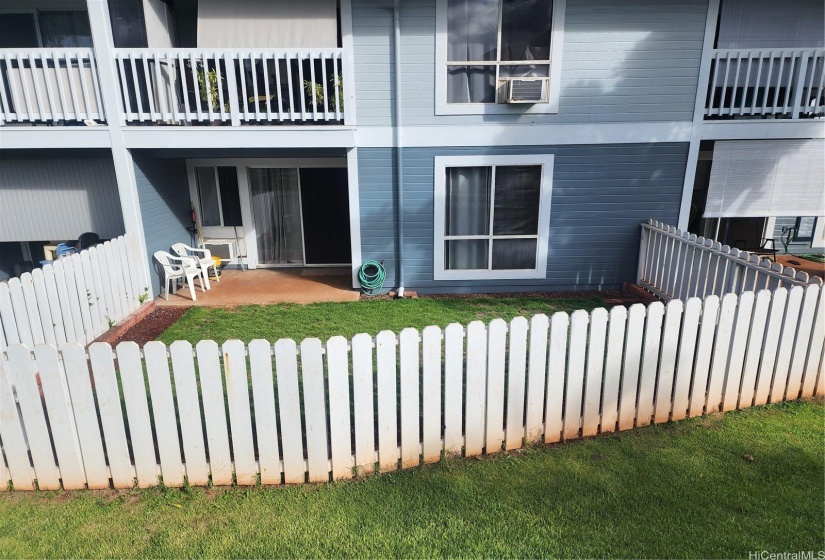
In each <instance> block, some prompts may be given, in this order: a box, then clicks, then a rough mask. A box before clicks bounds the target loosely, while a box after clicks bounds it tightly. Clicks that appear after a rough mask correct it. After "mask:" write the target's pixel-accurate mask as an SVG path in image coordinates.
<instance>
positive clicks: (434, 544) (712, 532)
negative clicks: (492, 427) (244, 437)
mask: <svg viewBox="0 0 825 560" xmlns="http://www.w3.org/2000/svg"><path fill="white" fill-rule="evenodd" d="M823 413H825V408H824V407H823V403H822V400H819V401H818V402H813V401H807V402H794V403H783V404H779V405H771V406H766V407H759V408H753V409H750V410H746V411H743V412H732V413H728V414H726V415H724V416H722V415H714V416H711V417H705V418H698V419H693V420H688V421H683V422H679V423H671V424H664V425H660V426H653V427H648V428H643V429H640V430H636V431H632V432H624V433H621V434H613V435H608V436H604V437H598V438H592V439H588V440H584V441H579V442H574V443H570V444H565V445H557V446H552V447H548V448H534V449H529V450H526V451H524V452H521V453H515V454H510V455H500V456H496V457H493V458H489V459H485V460H481V461H479V460H475V459H473V460H453V461H447V462H445V463H443V464H441V465H434V466H427V467H422V468H417V469H411V470H408V471H404V472H397V473H391V474H383V475H377V476H370V477H367V478H365V479H362V480H357V481H349V482H339V483H332V484H325V485H318V486H315V485H306V486H302V487H289V488H266V487H253V488H226V489H212V490H206V489H165V490H144V491H141V490H131V491H123V492H117V491H107V492H91V491H80V492H74V493H66V492H38V493H23V492H16V493H12V494H7V493H0V551H2V554H0V555H2V556H4V557H21V558H23V557H30V558H34V557H71V556H79V557H104V556H105V557H124V556H127V557H204V556H208V557H214V556H221V557H270V556H277V557H342V556H346V557H435V556H469V557H482V556H483V557H641V558H662V557H677V558H748V553H749V552H750V551H761V550H767V551H771V552H783V551H799V550H813V551H820V550H823V549H825V542H823V523H824V522H825V518H824V516H823V476H825V466H824V465H823V421H824V420H825V414H823ZM745 455H750V456H752V458H753V460H752V461H749V460H746V458H745V457H744V456H745ZM815 557H816V552H814V558H815Z"/></svg>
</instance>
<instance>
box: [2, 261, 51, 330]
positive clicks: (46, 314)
mask: <svg viewBox="0 0 825 560" xmlns="http://www.w3.org/2000/svg"><path fill="white" fill-rule="evenodd" d="M32 283H33V285H34V296H35V299H36V300H37V310H38V312H39V313H40V326H41V328H42V329H43V338H44V341H45V342H46V344H52V345H55V346H56V345H57V344H58V342H57V336H56V335H55V331H54V323H53V322H52V314H51V311H50V310H49V295H48V293H47V292H46V278H45V276H44V275H43V269H42V268H35V269H34V270H33V271H32ZM0 331H2V327H0Z"/></svg>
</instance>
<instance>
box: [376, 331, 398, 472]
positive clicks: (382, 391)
mask: <svg viewBox="0 0 825 560" xmlns="http://www.w3.org/2000/svg"><path fill="white" fill-rule="evenodd" d="M396 344H397V340H396V338H395V333H393V332H391V331H381V332H380V333H378V336H377V337H376V338H375V345H376V347H375V358H376V363H377V378H378V379H377V381H378V462H379V464H380V466H381V470H382V471H387V470H395V469H397V468H398V405H397V402H398V401H397V399H398V381H397V379H396V368H395V366H396V363H397V362H396Z"/></svg>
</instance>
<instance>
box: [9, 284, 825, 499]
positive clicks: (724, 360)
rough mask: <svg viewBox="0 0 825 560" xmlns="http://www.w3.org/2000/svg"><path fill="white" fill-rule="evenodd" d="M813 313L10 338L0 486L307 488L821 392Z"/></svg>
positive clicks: (763, 296) (644, 311)
mask: <svg viewBox="0 0 825 560" xmlns="http://www.w3.org/2000/svg"><path fill="white" fill-rule="evenodd" d="M823 303H825V302H823V299H822V292H821V290H820V287H819V286H818V285H810V286H808V287H807V288H805V289H803V288H802V287H799V286H795V287H793V288H792V289H791V290H786V289H785V288H779V289H777V290H775V291H773V292H770V291H767V290H763V291H760V292H759V293H758V294H756V295H754V294H753V293H752V292H746V293H744V294H742V296H741V297H737V296H736V295H733V294H728V295H726V296H725V297H724V298H722V299H721V301H720V299H719V298H717V297H716V296H710V297H708V298H707V299H706V300H705V301H704V302H703V301H701V300H699V299H698V298H693V299H690V300H689V301H687V303H685V304H683V303H682V302H681V301H679V300H672V301H670V302H669V303H668V304H667V306H666V307H665V306H664V305H663V304H661V303H659V302H656V303H653V304H651V305H650V306H649V307H647V308H645V307H644V306H643V305H641V304H637V305H634V306H632V307H630V309H629V310H628V309H625V308H624V307H615V308H613V309H612V310H610V311H609V312H608V311H607V310H606V309H596V310H594V311H593V312H592V313H590V314H588V313H587V312H585V311H576V312H574V313H572V315H568V314H567V313H556V314H554V315H553V316H552V317H551V318H548V317H547V316H545V315H536V316H534V317H533V318H532V319H530V320H529V321H528V320H527V319H526V318H523V317H518V318H515V319H513V320H512V321H510V322H509V324H508V323H506V322H505V321H503V320H501V319H496V320H494V321H492V322H491V323H489V325H485V324H484V323H481V322H479V321H476V322H473V323H470V324H469V325H468V326H467V327H464V326H462V325H458V324H453V325H449V326H447V327H446V328H445V329H443V330H442V329H440V328H438V327H427V328H425V329H424V330H423V331H422V332H421V333H419V332H418V331H416V330H415V329H404V330H403V331H401V333H400V334H399V335H396V334H395V333H393V332H389V331H385V332H381V333H379V334H378V335H377V336H376V337H375V338H372V337H371V336H369V335H366V334H359V335H356V336H355V337H353V338H352V340H351V341H348V340H346V339H345V338H343V337H333V338H331V339H329V341H328V342H326V344H324V343H322V342H321V341H320V340H318V339H307V340H304V341H303V342H301V343H300V345H297V344H296V343H295V342H293V341H292V340H279V341H277V342H276V343H275V344H274V345H273V344H271V343H270V342H268V341H265V340H255V341H252V342H250V343H249V344H248V345H244V343H242V342H240V341H238V340H230V341H227V342H226V343H224V344H223V345H221V346H219V345H218V344H217V343H216V342H214V341H211V340H206V341H201V342H199V343H198V344H197V345H195V346H194V347H193V346H192V344H190V343H189V342H185V341H177V342H174V343H172V344H171V345H170V346H169V347H166V346H165V345H164V344H162V343H160V342H149V343H147V344H146V346H144V347H143V349H142V350H141V349H140V348H139V347H138V346H137V345H136V344H135V343H133V342H123V343H121V344H119V345H118V346H117V347H116V349H114V351H113V349H112V348H111V347H110V346H109V345H108V344H104V343H94V344H92V345H90V346H89V347H88V350H86V349H84V348H83V346H82V345H80V344H72V343H69V344H65V345H63V346H61V347H60V350H58V349H56V348H55V347H54V346H52V345H44V344H41V345H37V346H35V347H34V349H33V351H32V350H31V349H30V348H29V347H27V346H23V345H17V344H15V345H12V346H10V347H9V348H8V349H7V352H6V353H5V355H4V354H3V353H0V437H2V446H3V448H2V451H3V455H4V456H5V458H6V461H7V462H6V463H5V464H4V463H3V462H2V460H0V480H3V481H5V480H8V479H10V480H11V482H12V484H13V487H14V488H15V489H17V490H30V489H33V488H35V487H39V488H40V489H57V488H60V487H62V488H65V489H75V488H83V487H86V486H88V487H89V488H108V487H110V486H114V487H115V488H130V487H132V486H135V485H137V486H139V487H149V486H154V485H157V484H159V481H160V479H161V477H162V482H163V484H165V485H167V486H180V485H182V484H184V482H185V481H188V483H189V484H192V485H205V484H208V483H209V482H210V481H211V483H212V484H217V485H228V484H232V483H233V481H236V483H237V484H239V485H251V484H256V483H258V482H260V483H263V484H281V483H287V484H291V483H301V482H305V481H311V482H321V481H327V480H329V479H330V478H332V479H345V478H350V477H352V476H353V473H355V472H359V473H366V472H370V471H373V470H375V469H376V468H377V469H379V470H381V471H387V470H395V469H397V468H399V467H400V468H407V467H413V466H416V465H418V464H420V463H421V462H422V461H423V462H433V461H437V460H439V459H440V457H441V456H442V454H443V453H446V454H448V455H449V454H461V453H462V452H463V453H464V455H466V456H475V455H480V454H482V453H485V452H486V453H491V452H496V451H499V450H501V449H515V448H519V447H522V446H524V445H526V444H531V443H534V442H556V441H560V440H571V439H575V438H579V437H586V436H592V435H595V434H597V433H607V432H613V431H616V430H627V429H631V428H634V427H639V426H645V425H648V424H651V423H662V422H667V421H671V420H680V419H683V418H686V417H690V416H697V415H701V414H704V413H711V412H714V411H718V410H733V409H737V408H740V409H741V408H747V407H749V406H752V405H758V404H763V403H767V402H778V401H782V400H790V399H796V398H798V397H800V396H809V395H814V394H820V395H821V394H823V393H825V375H823V372H822V369H823V366H822V361H823V342H825V333H823V324H825V320H824V319H825V306H823ZM90 366H91V373H90V369H89V367H90ZM38 381H39V382H38ZM15 393H16V395H17V398H18V399H19V403H18V405H19V407H18V406H15V402H14V394H15ZM47 418H48V421H47ZM98 420H99V421H98ZM104 449H105V451H104ZM4 469H7V471H4Z"/></svg>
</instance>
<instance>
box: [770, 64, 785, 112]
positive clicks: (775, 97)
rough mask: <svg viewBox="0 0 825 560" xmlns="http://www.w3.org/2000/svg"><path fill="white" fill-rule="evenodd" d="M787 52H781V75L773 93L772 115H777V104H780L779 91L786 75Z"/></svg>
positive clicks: (779, 74) (777, 77)
mask: <svg viewBox="0 0 825 560" xmlns="http://www.w3.org/2000/svg"><path fill="white" fill-rule="evenodd" d="M784 70H785V51H780V52H779V73H778V74H777V76H776V89H775V90H774V92H773V110H772V111H771V113H772V114H774V115H775V114H776V112H777V111H776V110H777V103H779V90H780V89H782V88H781V86H782V77H783V76H784V75H785V73H784Z"/></svg>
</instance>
